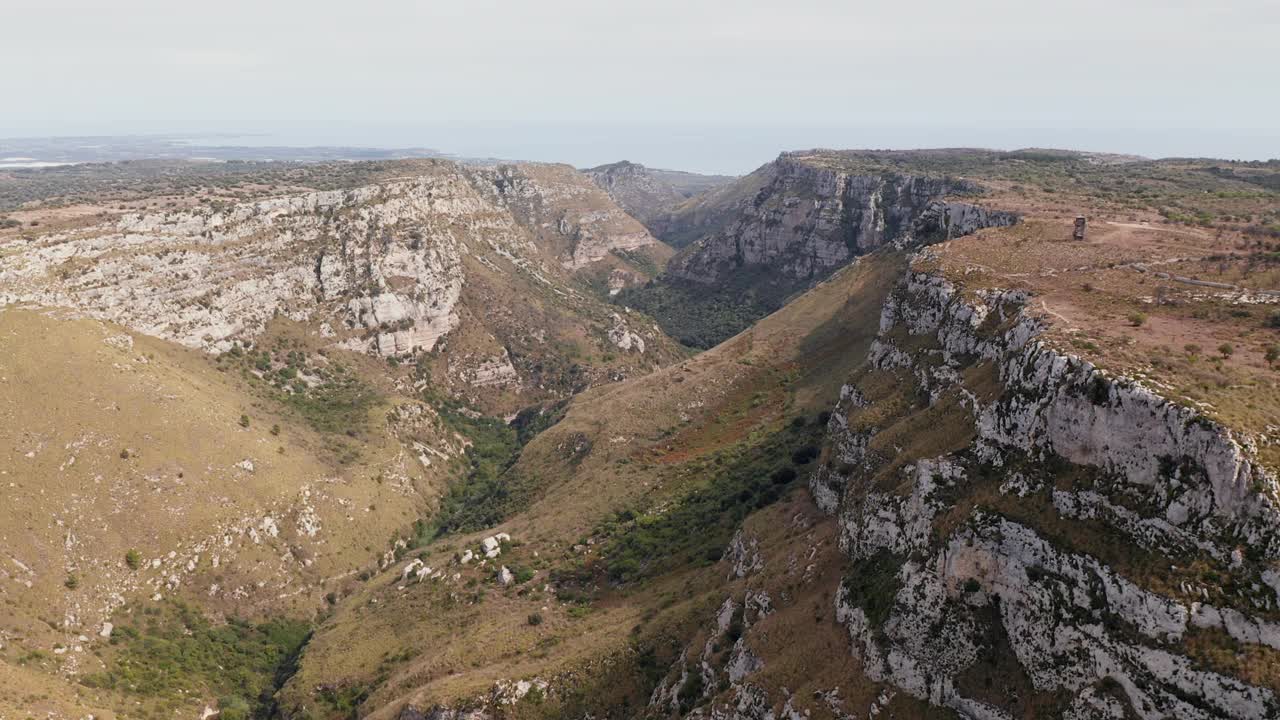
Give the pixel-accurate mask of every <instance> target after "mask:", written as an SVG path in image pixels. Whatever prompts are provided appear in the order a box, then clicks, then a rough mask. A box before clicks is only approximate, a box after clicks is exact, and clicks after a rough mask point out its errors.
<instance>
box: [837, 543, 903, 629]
mask: <svg viewBox="0 0 1280 720" xmlns="http://www.w3.org/2000/svg"><path fill="white" fill-rule="evenodd" d="M902 561H903V559H902V558H900V557H897V556H895V555H893V554H891V553H889V552H888V551H885V550H881V551H880V552H878V553H876V554H875V555H872V556H871V557H869V558H864V559H862V560H858V561H857V562H855V563H853V566H852V567H850V568H849V572H848V573H846V574H845V577H844V589H845V592H847V593H848V598H849V601H850V602H852V603H853V604H855V605H857V606H858V607H860V608H862V611H863V612H865V613H866V614H867V621H868V622H870V623H871V627H873V628H876V629H879V628H881V627H884V623H885V621H886V620H888V619H889V613H890V612H891V611H892V610H893V604H894V602H895V598H896V597H897V596H898V590H900V589H901V587H902V583H901V581H900V580H898V569H899V568H900V567H902Z"/></svg>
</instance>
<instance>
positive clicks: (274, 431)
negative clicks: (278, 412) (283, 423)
mask: <svg viewBox="0 0 1280 720" xmlns="http://www.w3.org/2000/svg"><path fill="white" fill-rule="evenodd" d="M271 434H272V435H279V434H280V425H279V424H278V423H277V424H275V425H272V426H271Z"/></svg>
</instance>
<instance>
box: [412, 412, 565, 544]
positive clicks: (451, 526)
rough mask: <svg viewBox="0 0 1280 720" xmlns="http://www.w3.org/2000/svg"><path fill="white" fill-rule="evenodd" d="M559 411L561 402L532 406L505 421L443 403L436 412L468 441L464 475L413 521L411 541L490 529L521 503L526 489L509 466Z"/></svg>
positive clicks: (557, 416) (556, 417)
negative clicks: (428, 514)
mask: <svg viewBox="0 0 1280 720" xmlns="http://www.w3.org/2000/svg"><path fill="white" fill-rule="evenodd" d="M563 414H564V405H563V404H557V405H554V406H552V407H550V408H542V407H540V406H535V407H532V408H526V409H525V410H523V411H521V412H520V413H519V414H518V415H517V416H516V418H515V420H513V421H512V422H511V424H509V425H508V424H507V423H505V422H503V421H502V420H500V419H498V418H489V417H478V416H472V415H468V414H466V413H463V412H462V411H461V410H460V409H458V408H457V407H455V406H453V405H452V404H449V403H446V404H445V407H444V408H442V409H441V410H440V417H441V419H443V420H444V421H445V423H446V424H447V425H448V426H449V427H451V428H452V429H453V430H454V431H456V432H458V433H459V434H461V435H463V436H465V437H466V438H467V439H468V440H470V441H471V445H470V446H469V447H468V448H467V450H466V460H465V462H466V474H465V476H464V477H463V478H462V479H461V480H460V481H458V482H456V483H454V484H453V485H452V486H450V488H449V491H448V492H447V493H446V494H445V496H444V497H443V498H442V499H441V500H440V509H439V512H437V513H436V516H435V518H434V519H433V520H432V521H431V522H426V521H419V522H418V523H417V526H416V528H415V530H416V536H417V541H418V542H419V543H425V542H429V541H430V540H432V539H433V538H436V537H439V536H442V535H448V534H450V533H456V532H467V531H471V530H480V529H482V528H487V527H491V526H493V525H496V524H498V523H499V522H501V521H502V519H503V518H505V517H506V516H507V515H509V514H510V513H511V512H512V511H514V510H515V509H517V508H519V507H521V506H522V505H523V504H524V503H525V502H526V501H527V500H528V492H529V490H530V487H529V483H526V482H522V481H521V478H519V477H516V476H515V474H514V473H513V472H512V471H511V466H512V465H514V464H515V461H516V459H517V458H518V457H519V456H520V450H521V449H523V448H524V446H525V445H526V444H528V442H529V441H530V440H532V439H533V438H534V437H536V436H537V434H538V433H540V432H542V431H543V430H545V429H546V428H548V427H550V426H552V425H554V424H555V423H556V422H558V421H559V420H560V418H561V416H563Z"/></svg>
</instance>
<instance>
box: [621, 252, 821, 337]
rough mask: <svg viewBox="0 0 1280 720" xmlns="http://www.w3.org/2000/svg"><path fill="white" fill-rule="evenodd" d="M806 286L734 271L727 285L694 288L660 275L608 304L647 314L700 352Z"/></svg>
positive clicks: (767, 274) (768, 275)
mask: <svg viewBox="0 0 1280 720" xmlns="http://www.w3.org/2000/svg"><path fill="white" fill-rule="evenodd" d="M804 287H807V283H801V282H798V281H797V282H789V281H788V282H782V281H781V279H780V278H779V277H777V275H776V274H775V273H771V272H766V271H763V270H760V271H741V270H740V271H738V272H736V273H734V275H733V276H732V277H731V278H728V285H727V286H724V285H717V286H715V287H709V286H703V285H698V284H695V283H691V282H687V281H683V280H679V279H677V278H672V277H668V276H666V275H663V276H661V277H659V278H657V279H654V280H651V281H649V282H648V283H646V284H645V285H643V286H642V287H635V288H626V289H624V290H622V292H620V293H618V294H617V296H615V297H614V303H615V304H618V305H625V306H627V307H630V308H634V309H636V310H640V311H641V312H644V313H647V314H648V315H650V316H652V317H653V318H655V319H656V320H657V321H658V324H659V325H660V326H661V327H662V329H663V331H665V332H666V333H667V334H668V335H670V336H672V337H674V338H676V339H677V340H679V341H680V342H681V343H682V344H684V345H687V346H688V347H692V348H698V349H706V348H710V347H714V346H716V345H719V344H720V343H721V342H724V341H725V340H727V339H729V338H731V337H733V336H734V335H737V334H738V333H740V332H742V331H743V330H746V329H747V328H748V327H750V326H751V324H752V323H754V322H755V321H756V320H759V319H760V318H762V317H764V316H765V315H768V314H769V313H772V312H774V311H775V310H777V309H779V308H781V307H782V306H783V305H785V304H786V301H787V299H788V298H789V297H791V295H792V294H793V293H795V292H796V291H797V290H800V289H803V288H804Z"/></svg>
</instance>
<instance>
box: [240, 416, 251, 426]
mask: <svg viewBox="0 0 1280 720" xmlns="http://www.w3.org/2000/svg"><path fill="white" fill-rule="evenodd" d="M240 427H242V428H247V427H249V416H248V415H241V416H240Z"/></svg>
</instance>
